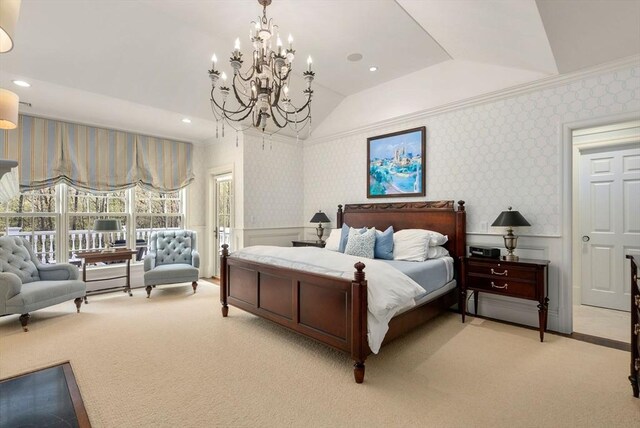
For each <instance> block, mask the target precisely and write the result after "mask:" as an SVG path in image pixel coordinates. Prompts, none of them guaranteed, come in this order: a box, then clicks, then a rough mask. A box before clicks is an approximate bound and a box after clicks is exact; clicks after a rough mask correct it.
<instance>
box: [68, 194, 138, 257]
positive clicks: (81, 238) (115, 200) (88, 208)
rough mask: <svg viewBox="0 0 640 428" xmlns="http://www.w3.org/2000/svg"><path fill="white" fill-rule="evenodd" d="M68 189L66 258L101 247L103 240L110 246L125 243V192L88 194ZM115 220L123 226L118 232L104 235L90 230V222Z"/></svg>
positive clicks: (102, 246) (91, 227)
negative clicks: (103, 219)
mask: <svg viewBox="0 0 640 428" xmlns="http://www.w3.org/2000/svg"><path fill="white" fill-rule="evenodd" d="M65 187H66V188H67V213H68V214H67V218H68V219H69V223H68V224H69V234H68V235H69V245H68V253H69V259H70V260H75V259H76V254H77V253H78V252H80V251H87V250H96V249H100V248H104V246H105V241H106V239H109V240H110V241H111V242H112V243H113V242H116V243H120V244H125V245H126V243H127V233H126V230H127V223H128V222H127V219H128V217H129V215H128V213H127V192H128V191H126V190H120V191H117V192H110V193H89V192H83V191H81V190H76V189H74V188H72V187H68V186H65ZM104 217H109V218H115V219H118V220H120V223H121V224H122V226H123V230H122V231H121V232H116V233H109V235H110V236H108V237H107V236H105V235H106V234H105V233H98V232H94V231H93V222H94V221H95V220H96V219H98V218H104Z"/></svg>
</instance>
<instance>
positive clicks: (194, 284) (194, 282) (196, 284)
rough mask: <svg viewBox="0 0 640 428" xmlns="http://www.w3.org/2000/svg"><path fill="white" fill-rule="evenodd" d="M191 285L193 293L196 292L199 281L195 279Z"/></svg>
mask: <svg viewBox="0 0 640 428" xmlns="http://www.w3.org/2000/svg"><path fill="white" fill-rule="evenodd" d="M191 286H192V287H193V294H196V288H198V281H193V282H192V283H191Z"/></svg>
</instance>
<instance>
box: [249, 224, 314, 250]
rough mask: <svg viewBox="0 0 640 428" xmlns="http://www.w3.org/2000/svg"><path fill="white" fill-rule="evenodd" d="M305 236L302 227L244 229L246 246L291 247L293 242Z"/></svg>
mask: <svg viewBox="0 0 640 428" xmlns="http://www.w3.org/2000/svg"><path fill="white" fill-rule="evenodd" d="M303 236H304V228H302V227H277V228H259V229H244V245H243V247H249V246H252V245H277V246H280V247H290V246H291V241H294V240H300V239H302V238H303Z"/></svg>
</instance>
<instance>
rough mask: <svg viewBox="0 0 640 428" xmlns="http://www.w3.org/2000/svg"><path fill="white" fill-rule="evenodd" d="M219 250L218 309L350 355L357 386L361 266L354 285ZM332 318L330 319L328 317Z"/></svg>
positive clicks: (363, 305) (363, 336)
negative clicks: (246, 315)
mask: <svg viewBox="0 0 640 428" xmlns="http://www.w3.org/2000/svg"><path fill="white" fill-rule="evenodd" d="M228 256H229V246H228V245H226V244H225V245H223V246H222V255H221V259H220V266H221V269H220V303H221V304H222V315H223V316H224V317H226V316H227V315H228V313H229V306H228V305H233V306H236V307H238V308H240V309H243V310H245V311H247V312H251V313H253V314H255V315H258V316H260V317H262V318H266V319H268V320H270V321H273V322H275V323H277V324H280V325H281V326H283V327H287V328H289V329H291V330H293V331H296V332H298V333H301V334H304V335H305V336H307V337H310V338H312V339H315V340H317V341H319V342H322V343H324V344H326V345H329V346H332V347H333V348H336V349H339V350H341V351H344V352H348V353H350V354H351V357H352V358H353V360H354V369H353V370H354V377H355V380H356V382H358V383H362V381H363V380H364V371H365V366H364V362H365V359H366V357H367V355H368V353H369V346H368V344H367V281H366V280H365V274H364V271H363V270H364V268H365V265H364V264H363V263H361V262H358V263H356V264H355V266H354V267H355V269H356V270H355V273H354V278H353V280H352V281H349V280H347V279H341V278H335V277H331V276H328V275H322V274H316V273H309V272H303V271H298V270H293V269H286V268H281V267H276V266H271V265H266V264H263V263H257V262H252V261H248V260H242V259H237V258H229V257H228ZM328 314H330V315H328Z"/></svg>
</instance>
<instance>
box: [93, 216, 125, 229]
mask: <svg viewBox="0 0 640 428" xmlns="http://www.w3.org/2000/svg"><path fill="white" fill-rule="evenodd" d="M93 230H94V231H96V232H120V231H122V226H121V225H120V220H116V219H113V218H101V219H98V220H96V221H95V222H94V223H93Z"/></svg>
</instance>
